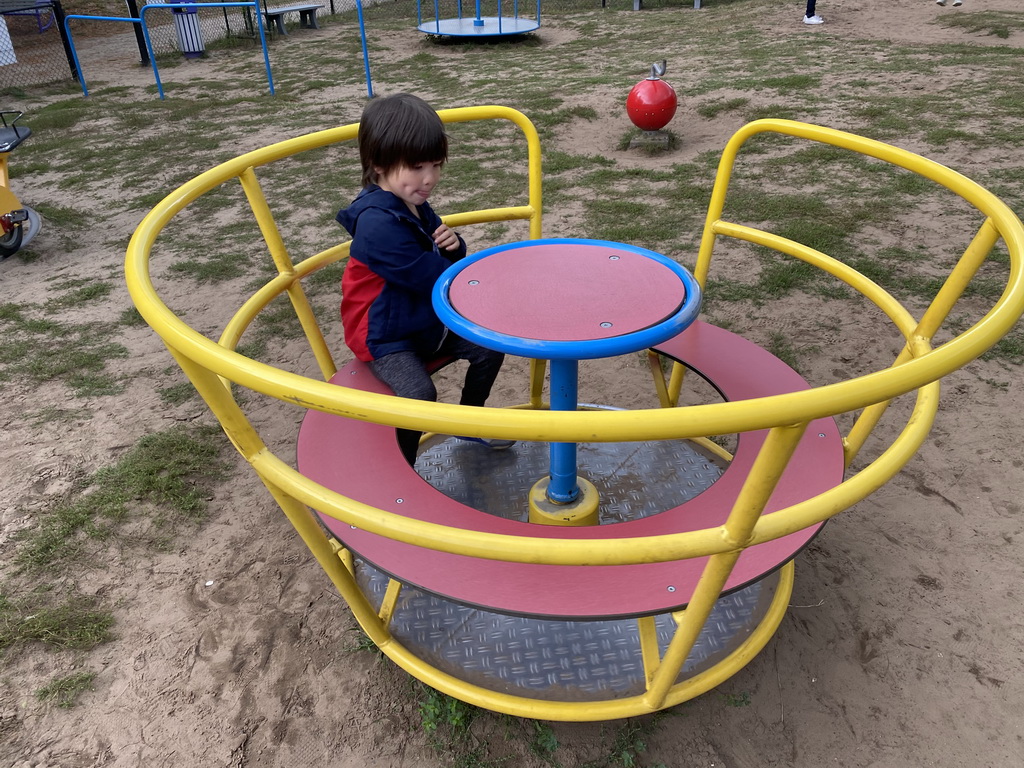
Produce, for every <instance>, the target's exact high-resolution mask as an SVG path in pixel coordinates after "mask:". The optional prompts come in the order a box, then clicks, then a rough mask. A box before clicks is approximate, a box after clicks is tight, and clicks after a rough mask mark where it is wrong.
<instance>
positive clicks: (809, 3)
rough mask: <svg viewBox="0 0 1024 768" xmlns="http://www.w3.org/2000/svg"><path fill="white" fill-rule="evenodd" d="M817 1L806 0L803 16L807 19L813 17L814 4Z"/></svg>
mask: <svg viewBox="0 0 1024 768" xmlns="http://www.w3.org/2000/svg"><path fill="white" fill-rule="evenodd" d="M815 2H817V0H807V13H805V14H804V16H806V17H807V18H811V17H812V16H813V15H814V3H815Z"/></svg>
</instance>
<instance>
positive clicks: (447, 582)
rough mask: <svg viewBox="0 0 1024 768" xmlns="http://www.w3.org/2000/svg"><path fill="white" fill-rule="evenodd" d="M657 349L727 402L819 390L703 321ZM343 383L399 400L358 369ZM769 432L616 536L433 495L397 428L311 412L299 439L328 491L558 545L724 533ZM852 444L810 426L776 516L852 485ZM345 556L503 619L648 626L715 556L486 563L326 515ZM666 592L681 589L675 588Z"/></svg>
mask: <svg viewBox="0 0 1024 768" xmlns="http://www.w3.org/2000/svg"><path fill="white" fill-rule="evenodd" d="M656 349H658V351H661V352H663V353H664V354H666V355H668V356H670V357H673V358H676V359H678V360H680V361H681V362H684V363H686V364H687V365H688V366H689V367H690V368H691V369H693V370H694V371H696V372H698V373H699V374H700V375H701V376H702V377H704V378H706V379H708V380H709V382H711V383H712V385H713V386H714V387H715V388H716V389H718V390H719V391H720V392H721V393H722V395H723V396H724V397H725V398H726V399H727V400H742V399H749V398H755V397H766V396H770V395H775V394H781V393H784V392H792V391H797V390H803V389H808V384H807V383H806V382H805V381H804V380H803V378H802V377H801V376H800V375H799V374H798V373H797V372H796V371H794V370H793V369H792V368H790V367H789V366H788V365H786V364H785V363H784V362H782V361H781V360H779V359H778V358H777V357H775V356H774V355H772V354H771V353H769V352H768V351H766V350H765V349H763V348H761V347H759V346H757V345H756V344H754V343H753V342H750V341H747V340H746V339H744V338H743V337H741V336H738V335H736V334H734V333H731V332H729V331H726V330H723V329H721V328H717V327H715V326H711V325H707V324H705V323H701V322H697V323H694V325H692V326H691V327H690V328H689V329H687V330H686V332H684V333H682V334H680V335H679V336H677V337H676V338H675V339H672V340H670V341H668V342H666V343H665V344H662V345H659V346H658V347H657V348H656ZM331 381H332V382H333V383H335V384H338V385H341V386H346V387H354V388H357V389H361V390H364V391H368V392H379V393H384V394H389V393H390V392H389V390H388V389H387V387H386V386H385V385H384V384H382V383H381V382H380V381H379V380H378V379H377V378H376V377H375V376H374V375H373V374H372V373H371V372H370V370H369V368H368V366H366V365H365V364H364V363H360V362H358V361H355V362H352V363H349V364H348V365H346V366H344V367H343V368H342V369H341V370H339V371H338V373H337V374H336V375H335V376H334V377H333V378H332V380H331ZM766 436H767V430H762V431H758V432H748V433H743V434H741V435H740V436H739V439H738V444H737V448H736V452H735V455H734V458H733V461H732V462H731V463H730V464H729V466H728V467H727V469H726V470H725V472H724V473H723V474H722V476H721V477H720V478H719V479H718V480H717V481H715V482H714V483H713V484H712V485H711V486H710V487H709V488H708V489H707V490H705V491H704V492H702V493H701V494H699V495H698V496H696V497H695V498H693V499H690V500H689V501H687V502H685V503H683V504H681V505H679V506H677V507H675V508H673V509H669V510H666V511H664V512H661V513H659V514H656V515H651V516H649V517H645V518H642V519H639V520H632V521H629V522H624V523H617V524H615V525H614V526H592V527H581V528H563V527H558V526H540V525H532V524H530V523H523V522H519V521H516V520H506V519H503V518H499V517H495V516H492V515H488V514H486V513H484V512H480V511H478V510H476V509H472V508H470V507H467V506H464V505H463V504H461V503H459V502H457V501H455V500H453V499H451V498H449V497H448V496H446V495H444V494H442V493H441V492H440V491H437V490H436V489H434V488H433V486H431V485H429V484H428V483H427V482H426V481H425V480H424V479H423V478H422V477H420V476H419V475H418V474H417V473H416V471H415V470H414V469H413V468H411V467H410V466H409V465H408V464H407V463H406V462H405V461H404V460H403V458H402V455H401V452H400V451H399V449H398V443H397V441H396V439H395V430H394V428H392V427H388V426H382V425H378V424H373V423H370V422H364V421H358V420H353V419H345V418H342V417H339V416H334V415H331V414H325V413H322V412H320V411H308V412H307V414H306V416H305V418H304V419H303V422H302V427H301V429H300V431H299V438H298V446H297V455H298V466H299V470H300V471H301V472H302V473H303V474H304V475H306V476H307V477H309V478H311V479H313V480H314V481H316V482H317V483H319V484H320V485H323V486H325V487H327V488H330V489H333V490H335V491H337V492H339V493H341V494H343V495H344V496H347V497H349V498H352V499H355V500H357V501H360V502H363V503H365V504H369V505H371V506H373V507H376V508H378V509H382V510H386V511H388V512H393V513H395V514H398V515H402V516H405V517H411V518H417V519H421V520H427V521H430V522H434V523H439V524H441V525H447V526H451V527H455V528H461V529H468V530H476V531H484V532H489V533H499V534H509V535H519V536H532V537H538V538H540V537H543V538H556V539H601V538H609V537H615V538H627V537H634V536H637V537H644V536H657V535H663V534H672V533H679V532H684V531H694V530H701V529H704V528H712V527H716V526H719V525H721V524H722V523H723V522H724V521H725V518H726V516H727V515H728V513H729V511H730V509H731V507H732V504H733V502H734V501H735V499H736V497H737V495H738V494H739V491H740V488H741V486H742V484H743V481H744V479H745V478H746V476H747V474H748V473H749V471H750V468H751V466H752V465H753V462H754V459H755V457H756V456H757V452H758V450H759V449H760V447H761V445H762V444H763V443H764V440H765V438H766ZM843 472H844V465H843V447H842V438H841V436H840V434H839V430H838V427H837V426H836V424H835V421H834V420H833V419H831V418H824V419H818V420H816V421H814V422H812V423H811V424H810V426H809V427H808V428H807V430H806V432H805V433H804V437H803V439H802V440H801V441H800V444H799V445H798V447H797V449H796V452H795V453H794V456H793V458H792V460H791V461H790V463H789V465H788V467H787V469H786V470H785V472H784V473H783V475H782V478H781V479H780V481H779V484H778V486H777V487H776V489H775V492H774V493H773V494H772V497H771V499H769V502H768V505H767V507H766V509H765V512H764V514H771V513H772V512H774V511H776V510H779V509H784V508H786V507H789V506H791V505H793V504H795V503H797V502H799V501H803V500H805V499H808V498H810V497H812V496H815V495H817V494H819V493H822V492H824V491H826V490H828V489H829V488H832V487H834V486H835V485H837V484H839V483H840V482H842V479H843ZM321 519H322V520H323V522H324V524H325V525H326V526H327V527H328V529H330V531H331V532H332V534H333V535H334V536H335V537H336V538H337V539H338V540H339V541H341V542H342V543H343V544H344V546H345V547H347V548H348V549H350V550H351V551H352V552H354V553H356V554H357V555H359V556H361V557H363V558H365V559H366V560H367V561H368V562H370V563H372V564H373V565H374V566H375V567H377V568H378V569H380V570H382V571H384V572H385V573H387V574H389V575H390V576H392V577H393V578H395V579H397V580H399V581H401V582H403V583H406V584H411V585H414V586H417V587H419V588H421V589H424V590H426V591H428V592H432V593H434V594H438V595H443V596H446V597H448V598H450V599H452V600H454V601H456V602H461V603H464V604H468V605H474V606H478V607H481V608H484V609H488V610H493V611H497V612H500V613H510V614H514V615H528V616H534V617H548V618H560V619H570V620H572V619H588V618H606V617H628V616H644V615H654V614H658V613H664V612H667V611H669V610H675V609H678V608H680V607H682V606H683V605H685V604H686V603H687V602H689V599H690V596H691V594H692V592H693V588H694V586H695V585H696V583H697V580H698V579H699V578H700V575H701V572H702V570H703V568H704V565H705V564H706V562H707V558H695V559H691V560H682V561H676V562H668V563H644V564H638V565H617V566H557V565H537V564H530V563H511V562H500V561H496V560H483V559H479V558H471V557H466V556H463V555H455V554H450V553H446V552H436V551H432V550H428V549H423V548H420V547H416V546H412V545H410V544H404V543H402V542H397V541H393V540H391V539H387V538H385V537H382V536H378V535H375V534H372V533H369V532H367V531H363V530H359V529H356V528H354V527H352V526H349V525H347V524H345V523H342V522H339V521H337V520H334V519H333V518H331V517H328V516H326V515H321ZM821 525H823V524H819V525H815V526H812V527H811V528H809V529H805V530H803V531H798V532H796V533H792V534H789V535H787V536H784V537H782V538H779V539H776V540H774V541H769V542H765V543H764V544H759V545H758V546H755V547H750V548H748V549H746V550H745V551H744V552H743V554H742V555H741V557H740V558H739V561H738V562H737V564H736V567H735V568H734V569H733V572H732V575H731V576H730V578H729V581H728V582H727V584H726V591H732V590H736V589H740V588H742V587H743V586H745V585H747V584H750V583H752V582H754V581H757V580H759V579H761V578H763V577H764V576H765V575H766V574H768V573H770V572H771V571H773V570H775V569H777V568H779V567H780V566H782V565H783V564H784V563H786V562H788V561H789V560H791V559H792V558H793V557H794V556H795V555H796V554H797V553H798V552H799V551H800V550H801V549H802V548H803V547H804V546H806V545H807V543H808V542H809V541H810V540H811V539H812V538H813V537H814V535H815V534H816V533H817V531H818V530H819V529H820V528H821ZM665 585H673V587H674V589H673V590H666V586H665Z"/></svg>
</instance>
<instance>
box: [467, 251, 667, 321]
mask: <svg viewBox="0 0 1024 768" xmlns="http://www.w3.org/2000/svg"><path fill="white" fill-rule="evenodd" d="M448 296H449V300H450V301H451V305H452V308H453V309H455V311H456V312H458V313H459V314H460V315H462V316H463V317H464V318H466V319H467V320H469V321H471V322H473V323H475V324H477V325H479V326H481V327H483V328H486V329H488V330H491V331H496V332H498V333H504V334H507V335H509V336H515V337H519V338H523V339H537V340H541V341H585V340H591V339H607V338H612V337H615V336H623V335H626V334H630V333H635V332H637V331H640V330H643V329H644V328H649V327H651V326H654V325H657V324H658V323H660V322H662V321H663V320H665V319H666V318H668V317H670V316H671V315H673V314H674V313H675V312H676V311H678V310H679V308H680V306H681V305H682V303H683V299H684V297H685V296H686V286H685V284H684V283H683V281H682V279H681V278H680V277H679V276H678V275H677V274H676V273H675V272H673V271H672V270H671V269H669V268H668V267H667V266H665V265H664V264H662V263H660V262H658V261H655V260H653V259H651V258H648V257H646V256H644V255H643V254H641V253H636V252H635V251H631V250H626V249H619V248H615V247H614V246H607V245H591V244H581V243H537V244H529V245H528V247H521V248H514V249H509V250H504V251H497V252H495V253H492V254H490V255H489V256H488V257H487V258H486V259H481V260H479V261H476V262H474V263H472V264H468V265H467V266H466V267H465V268H464V269H463V270H462V271H461V272H459V274H458V276H457V277H456V278H455V280H453V281H452V284H451V286H450V288H449V290H448Z"/></svg>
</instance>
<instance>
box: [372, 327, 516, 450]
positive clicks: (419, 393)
mask: <svg viewBox="0 0 1024 768" xmlns="http://www.w3.org/2000/svg"><path fill="white" fill-rule="evenodd" d="M436 356H450V357H454V358H455V359H456V360H466V361H468V362H469V370H468V371H466V381H465V383H464V384H463V386H462V398H461V399H460V400H459V404H460V405H476V406H482V405H483V404H484V403H486V402H487V398H488V397H489V396H490V394H491V387H492V386H493V385H494V380H495V379H496V378H498V371H499V370H500V369H501V364H502V363H503V362H504V361H505V355H504V354H502V353H501V352H495V351H494V350H491V349H485V348H484V347H481V346H480V345H479V344H474V343H473V342H471V341H466V340H465V339H463V338H462V337H460V336H456V335H455V334H454V333H451V332H449V333H448V335H447V336H446V337H445V340H444V342H443V343H442V344H441V347H440V349H438V351H437V353H436ZM426 363H427V360H426V359H425V358H423V357H420V356H419V355H417V354H416V353H415V352H394V353H392V354H390V355H384V357H380V358H377V359H376V360H371V361H370V370H371V371H373V374H374V376H376V377H377V378H378V379H380V380H381V381H383V382H384V383H385V384H387V385H388V386H389V387H391V391H392V392H394V393H395V394H396V395H397V396H398V397H408V398H411V399H412V400H429V401H431V402H435V401H436V400H437V388H436V387H435V386H434V382H433V381H432V380H431V378H430V374H429V373H428V372H427V365H426ZM397 432H398V446H399V447H400V448H401V449H402V455H403V456H405V460H406V461H408V462H409V464H410V465H412V464H415V463H416V449H417V447H418V446H419V443H420V435H422V434H423V433H422V432H418V431H416V430H412V429H399V430H397Z"/></svg>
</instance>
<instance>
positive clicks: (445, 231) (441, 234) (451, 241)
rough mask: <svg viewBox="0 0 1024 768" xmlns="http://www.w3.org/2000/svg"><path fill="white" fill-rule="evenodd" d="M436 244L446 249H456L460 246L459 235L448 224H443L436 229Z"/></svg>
mask: <svg viewBox="0 0 1024 768" xmlns="http://www.w3.org/2000/svg"><path fill="white" fill-rule="evenodd" d="M434 244H435V245H436V246H437V247H438V248H444V250H446V251H454V250H455V249H456V248H458V247H459V236H458V235H456V234H455V231H454V230H453V229H452V228H451V227H449V226H448V225H447V224H442V225H441V226H440V227H438V228H437V229H435V230H434Z"/></svg>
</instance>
